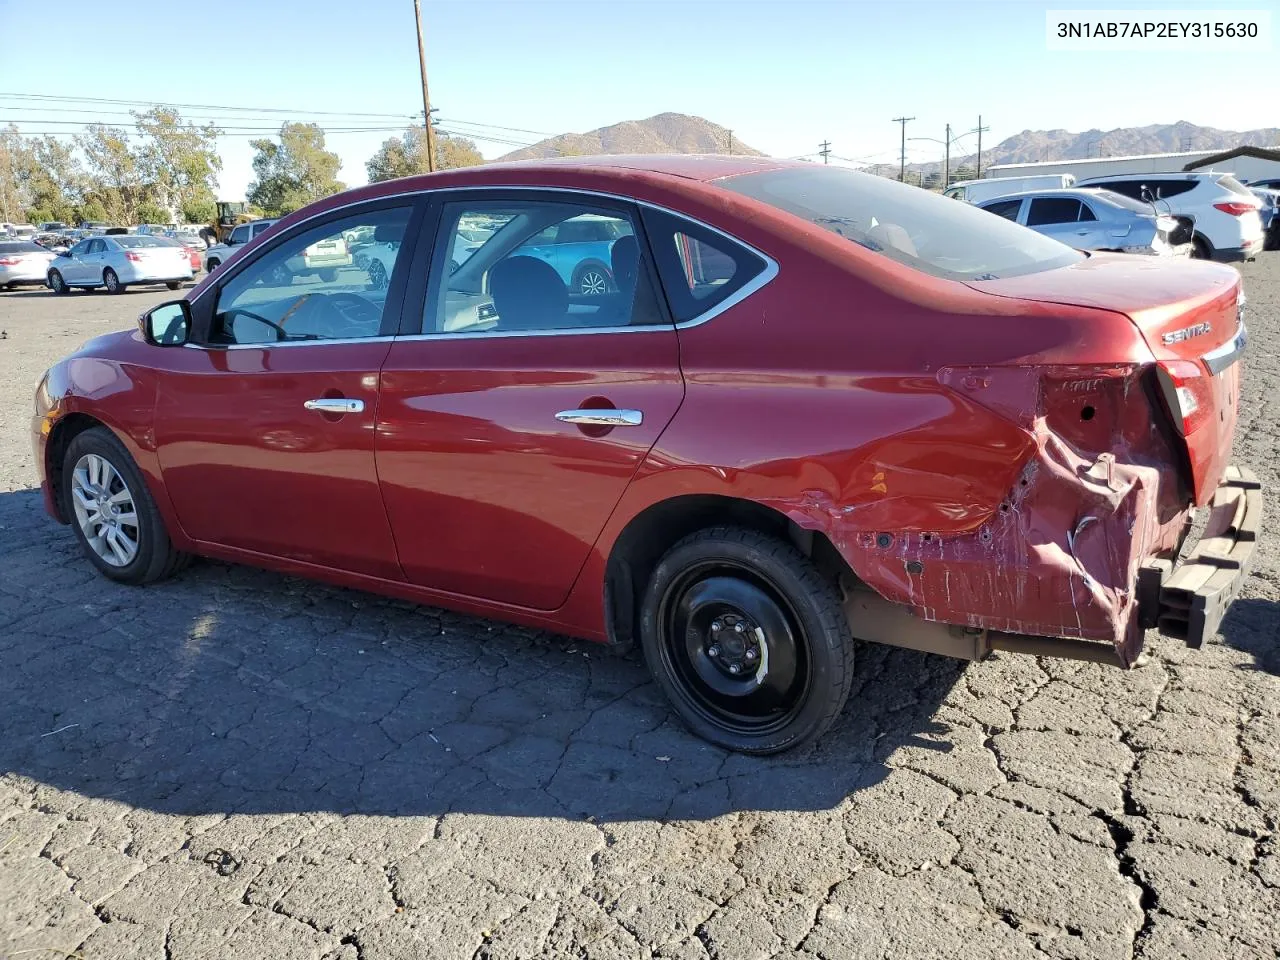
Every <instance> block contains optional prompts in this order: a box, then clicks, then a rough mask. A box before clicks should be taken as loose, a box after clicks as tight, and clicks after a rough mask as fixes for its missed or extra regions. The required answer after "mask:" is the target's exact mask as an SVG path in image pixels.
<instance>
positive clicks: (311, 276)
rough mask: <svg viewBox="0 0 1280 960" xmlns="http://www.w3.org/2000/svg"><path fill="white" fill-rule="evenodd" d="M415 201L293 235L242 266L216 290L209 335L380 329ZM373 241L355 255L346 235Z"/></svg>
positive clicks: (223, 338)
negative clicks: (388, 290)
mask: <svg viewBox="0 0 1280 960" xmlns="http://www.w3.org/2000/svg"><path fill="white" fill-rule="evenodd" d="M410 212H411V208H410V207H393V208H384V209H381V210H372V211H366V212H365V213H362V214H355V215H352V216H350V217H346V218H343V219H341V220H332V221H330V222H329V223H326V224H324V225H322V226H319V227H313V228H312V229H310V230H307V231H304V232H302V233H297V234H294V235H293V236H291V237H289V238H288V239H287V240H285V241H284V242H283V243H280V244H277V245H276V246H274V247H271V248H270V249H268V250H267V251H266V252H265V253H263V254H262V255H260V256H258V257H257V258H256V259H254V260H253V261H252V262H251V263H249V264H247V265H246V266H245V267H244V268H243V269H241V270H238V271H237V272H236V274H235V276H233V277H232V278H231V279H230V280H228V281H227V283H226V284H225V286H223V288H222V289H221V291H220V292H219V294H218V306H217V309H216V311H215V314H214V322H213V333H212V337H211V340H212V342H213V343H217V344H245V343H253V344H264V345H265V344H271V343H279V342H283V341H299V340H351V339H363V338H366V337H376V336H378V335H379V334H380V333H381V332H382V321H383V312H384V308H385V304H386V298H387V289H388V288H389V287H390V285H391V277H392V275H393V273H394V272H395V267H396V263H397V261H398V260H399V258H400V241H401V240H402V239H404V232H405V228H406V227H407V225H408V223H409V214H410ZM357 235H358V236H361V237H363V238H366V239H367V240H368V242H367V243H363V244H362V245H361V246H360V247H359V258H358V259H357V258H356V257H354V256H353V255H352V251H351V248H350V246H349V245H348V238H349V237H353V236H357Z"/></svg>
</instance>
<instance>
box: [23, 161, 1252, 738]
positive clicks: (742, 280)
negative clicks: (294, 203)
mask: <svg viewBox="0 0 1280 960" xmlns="http://www.w3.org/2000/svg"><path fill="white" fill-rule="evenodd" d="M321 247H323V248H325V249H328V248H329V247H332V248H334V249H338V248H339V247H344V248H345V249H346V250H347V253H346V254H344V256H346V257H348V259H350V261H351V262H350V265H343V266H340V267H338V268H334V269H327V268H326V269H320V268H319V267H317V265H316V263H314V262H312V261H313V260H314V256H313V254H312V253H311V252H310V251H314V250H315V249H319V248H321ZM344 263H345V261H344ZM1243 305H1244V296H1243V294H1242V292H1241V282H1240V277H1239V275H1238V274H1237V273H1236V272H1235V271H1234V270H1233V269H1232V268H1230V267H1223V266H1219V265H1215V264H1208V263H1202V262H1192V263H1185V262H1176V263H1170V262H1166V261H1164V260H1162V259H1160V258H1155V257H1150V258H1146V257H1130V256H1123V255H1095V256H1087V255H1085V254H1082V253H1078V252H1076V251H1074V250H1072V249H1070V248H1068V247H1066V246H1063V245H1062V244H1059V243H1058V242H1056V241H1054V240H1051V239H1049V238H1047V237H1043V236H1041V235H1039V234H1037V233H1035V232H1033V231H1031V230H1028V229H1026V228H1024V227H1020V226H1018V225H1016V224H1013V223H1009V222H1008V221H1006V220H1003V219H1001V218H999V217H993V216H991V215H990V214H989V213H986V212H985V211H982V210H979V209H976V208H974V207H971V206H969V205H967V204H962V203H955V202H954V201H951V200H946V199H942V198H941V197H938V196H935V195H933V194H930V193H928V192H926V191H923V190H919V189H917V188H915V187H911V186H905V185H902V184H898V183H895V182H892V181H889V180H885V179H881V178H878V177H874V176H868V175H864V174H861V173H857V172H853V171H849V170H843V169H838V168H834V167H826V166H815V165H811V164H805V163H787V162H782V161H775V160H770V159H764V158H743V157H653V156H646V157H597V158H575V159H573V160H567V161H551V162H538V163H527V164H507V165H492V166H485V167H477V168H472V169H468V170H459V171H451V172H447V173H439V174H432V175H429V176H425V177H415V178H410V179H405V180H396V181H391V182H386V183H380V184H376V185H372V186H369V187H365V188H361V189H358V190H353V191H349V192H347V193H344V194H340V195H338V196H334V197H329V198H327V199H325V200H322V201H320V202H318V203H315V204H313V205H312V206H310V207H307V208H306V209H303V210H300V211H298V212H297V213H294V214H293V215H291V216H289V217H287V218H285V219H284V220H282V221H280V222H279V223H278V224H276V225H275V226H274V227H272V228H271V229H270V230H268V231H267V232H265V233H264V234H263V235H262V236H261V237H259V238H257V239H255V240H254V241H253V242H252V243H250V244H248V245H247V246H246V247H244V248H242V249H241V251H240V252H238V253H237V254H236V255H235V256H233V257H232V258H231V259H230V260H228V261H227V262H226V263H225V264H224V265H223V266H222V267H221V268H220V269H219V270H218V271H217V272H216V273H215V274H214V275H213V276H211V277H209V278H206V279H205V280H204V282H203V283H201V284H200V286H199V287H197V288H196V289H195V290H193V291H192V292H191V293H190V294H189V295H188V296H187V297H186V298H185V299H183V300H179V301H174V302H172V303H168V304H164V305H161V306H158V307H155V308H154V309H152V310H151V311H150V312H148V313H146V314H144V315H143V316H142V317H141V318H140V320H139V327H140V329H139V330H138V331H136V332H121V333H115V334H109V335H107V336H103V337H99V338H97V339H96V340H93V341H91V342H89V343H87V344H85V345H84V346H83V347H81V348H80V349H79V350H78V351H77V352H76V353H74V354H73V355H71V356H70V357H68V358H66V359H64V360H62V361H60V362H59V363H57V364H56V365H55V366H54V367H53V368H52V369H51V370H50V371H49V372H48V374H47V375H46V376H45V378H44V379H43V380H42V381H41V382H40V385H39V389H38V392H37V399H36V416H35V419H34V435H35V445H36V454H37V457H36V459H37V463H38V464H39V465H40V468H41V470H42V474H43V476H42V481H43V488H44V496H45V501H46V505H47V508H48V510H49V512H50V513H51V514H52V515H53V517H55V518H56V519H58V520H59V521H61V522H63V523H69V524H70V525H71V526H72V528H73V530H74V531H75V534H76V536H77V537H78V539H79V540H80V542H81V544H82V545H83V547H84V550H85V553H86V554H87V556H88V558H89V560H90V561H91V562H92V563H93V564H94V565H95V566H96V567H97V568H98V569H99V570H100V571H101V572H102V573H104V574H105V575H106V576H108V577H111V578H113V579H115V580H119V581H121V582H124V583H132V584H142V583H148V582H151V581H154V580H157V579H160V578H162V577H165V576H168V575H170V574H172V573H173V572H175V571H176V570H178V569H179V568H180V567H181V566H182V564H183V562H184V560H185V559H186V558H187V557H189V556H191V555H200V556H207V557H217V558H222V559H224V560H231V561H237V562H244V563H250V564H258V565H261V566H264V567H271V568H274V569H277V570H281V571H286V572H289V573H294V574H301V575H304V576H311V577H316V578H318V579H322V580H327V581H329V582H332V583H337V584H343V585H346V586H351V587H359V588H363V589H367V590H371V591H375V592H378V593H383V594H388V595H393V596H398V597H403V598H408V599H410V600H414V601H420V602H422V603H429V604H438V605H440V606H446V607H451V608H454V609H457V610H461V611H467V612H471V613H476V614H482V615H486V616H493V617H500V618H504V619H508V620H511V621H515V622H518V623H522V624H528V625H532V626H535V627H543V628H546V629H548V630H554V631H558V632H562V633H567V634H572V635H575V636H579V637H585V638H589V639H592V640H598V641H602V642H606V643H609V644H613V645H616V646H626V645H628V644H631V643H632V642H638V643H639V645H640V646H641V648H642V649H643V652H644V655H645V658H646V660H647V662H648V664H649V667H650V669H651V670H652V672H653V674H654V676H655V677H656V678H657V681H658V683H659V684H660V685H661V686H662V688H663V690H664V691H665V692H666V694H667V695H668V696H669V697H670V699H671V702H672V703H673V704H674V707H675V709H676V710H677V711H678V712H679V714H680V715H681V716H682V717H683V719H684V720H685V722H686V723H687V724H688V725H689V726H690V728H692V729H693V730H694V731H695V732H697V733H698V734H700V735H701V736H703V737H705V738H707V739H708V740H711V741H713V742H715V743H717V744H720V745H722V746H725V747H728V748H731V749H735V750H742V751H746V752H751V753H770V752H775V751H779V750H783V749H787V748H789V747H793V746H795V745H797V744H800V743H802V742H806V741H809V740H811V739H813V738H814V737H817V736H818V735H819V734H821V733H822V732H823V730H825V729H826V728H827V727H828V726H829V724H830V723H831V722H832V720H833V719H834V718H835V717H836V715H837V714H838V713H839V711H840V710H841V708H842V706H843V704H844V702H845V700H846V699H847V697H848V694H849V689H850V684H851V682H852V676H853V673H852V657H853V651H854V638H855V637H857V638H860V639H864V640H868V641H875V642H880V643H889V644H897V645H903V646H909V647H914V648H917V649H922V650H928V651H932V652H935V653H941V654H948V655H951V656H957V657H965V658H974V659H976V658H979V657H982V656H984V655H986V654H987V653H988V652H989V651H991V650H992V649H1001V650H1012V651H1021V652H1025V653H1032V654H1040V655H1049V656H1063V657H1074V658H1085V659H1090V660H1098V661H1110V662H1113V663H1115V664H1117V665H1120V666H1130V665H1133V664H1134V663H1135V662H1136V661H1137V659H1138V657H1139V655H1140V653H1141V649H1142V644H1143V636H1144V631H1145V630H1146V629H1148V628H1152V627H1154V628H1158V629H1159V630H1161V631H1162V632H1164V633H1166V634H1168V635H1172V636H1174V637H1179V638H1182V639H1185V640H1186V641H1187V642H1188V643H1189V644H1191V645H1192V646H1199V645H1200V644H1202V643H1203V642H1204V641H1205V640H1206V639H1209V638H1211V637H1212V636H1213V635H1214V634H1215V632H1216V629H1217V626H1218V624H1219V622H1220V620H1221V618H1222V616H1223V613H1224V612H1225V609H1226V607H1227V605H1228V604H1229V603H1230V602H1231V600H1232V599H1233V598H1234V596H1235V594H1236V592H1237V591H1238V589H1239V586H1240V584H1241V582H1242V580H1243V579H1244V577H1245V575H1246V570H1247V568H1248V566H1249V562H1250V560H1251V557H1252V553H1253V540H1254V537H1255V535H1256V533H1257V530H1258V528H1259V523H1260V518H1261V501H1262V494H1261V490H1260V488H1259V485H1258V483H1257V481H1256V479H1255V478H1254V476H1253V475H1252V474H1251V473H1250V472H1249V471H1247V470H1244V469H1240V468H1238V467H1236V466H1234V465H1232V464H1231V462H1230V452H1231V443H1232V435H1233V433H1234V430H1235V426H1236V411H1237V404H1238V397H1239V389H1240V368H1241V363H1240V358H1241V354H1242V352H1243V350H1244V346H1245V327H1244V320H1243ZM1195 508H1208V510H1209V513H1210V516H1209V519H1208V525H1207V529H1205V531H1204V533H1203V535H1202V536H1201V537H1200V539H1199V540H1198V543H1197V544H1196V545H1195V546H1194V547H1193V548H1192V549H1188V544H1187V543H1186V542H1185V541H1186V540H1187V533H1188V530H1189V529H1190V528H1191V518H1192V514H1193V512H1194V510H1195Z"/></svg>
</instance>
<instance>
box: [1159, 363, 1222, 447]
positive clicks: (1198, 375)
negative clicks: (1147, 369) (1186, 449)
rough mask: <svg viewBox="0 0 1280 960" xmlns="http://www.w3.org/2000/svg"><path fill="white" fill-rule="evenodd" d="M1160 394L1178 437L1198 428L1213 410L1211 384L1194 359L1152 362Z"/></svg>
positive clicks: (1188, 434) (1189, 433)
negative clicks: (1171, 417)
mask: <svg viewBox="0 0 1280 960" xmlns="http://www.w3.org/2000/svg"><path fill="white" fill-rule="evenodd" d="M1156 370H1157V378H1158V380H1159V382H1160V391H1161V393H1163V394H1164V402H1165V405H1166V406H1167V407H1168V408H1169V412H1170V413H1171V414H1173V419H1174V426H1176V427H1177V428H1178V433H1180V434H1181V435H1182V436H1184V437H1186V436H1190V435H1191V434H1192V433H1194V432H1195V431H1196V430H1198V429H1199V428H1200V425H1201V424H1203V423H1204V421H1205V419H1206V418H1207V417H1208V416H1209V415H1210V414H1211V413H1212V411H1213V394H1212V389H1213V384H1212V380H1211V379H1210V378H1209V377H1208V376H1206V375H1205V371H1204V368H1203V367H1202V366H1201V365H1200V364H1199V363H1197V362H1196V361H1194V360H1160V361H1158V362H1157V363H1156Z"/></svg>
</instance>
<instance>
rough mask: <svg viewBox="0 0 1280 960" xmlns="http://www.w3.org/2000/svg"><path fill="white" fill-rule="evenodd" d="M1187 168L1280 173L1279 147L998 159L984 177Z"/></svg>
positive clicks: (1262, 175) (1248, 175) (1245, 174)
mask: <svg viewBox="0 0 1280 960" xmlns="http://www.w3.org/2000/svg"><path fill="white" fill-rule="evenodd" d="M1184 170H1189V171H1201V172H1207V171H1209V170H1214V171H1217V172H1220V173H1231V174H1234V175H1235V176H1236V178H1237V179H1239V180H1262V179H1270V178H1273V177H1280V148H1277V149H1271V150H1266V149H1263V148H1262V147H1237V148H1236V149H1234V150H1226V151H1222V150H1191V151H1187V152H1184V153H1148V154H1143V155H1141V156H1136V157H1093V158H1090V159H1088V160H1046V161H1041V162H1037V163H997V164H993V165H991V166H989V167H986V168H985V169H984V170H983V171H982V176H983V177H984V178H985V177H1030V176H1037V175H1039V174H1045V173H1069V174H1071V175H1072V176H1074V177H1075V178H1076V179H1077V180H1084V179H1085V178H1087V177H1110V176H1115V175H1117V174H1125V173H1181V172H1182V171H1184Z"/></svg>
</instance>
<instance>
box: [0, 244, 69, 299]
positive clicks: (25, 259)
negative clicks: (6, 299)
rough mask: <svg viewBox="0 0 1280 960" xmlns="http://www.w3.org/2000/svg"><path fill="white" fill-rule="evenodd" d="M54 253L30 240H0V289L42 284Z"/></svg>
mask: <svg viewBox="0 0 1280 960" xmlns="http://www.w3.org/2000/svg"><path fill="white" fill-rule="evenodd" d="M55 256H56V255H55V254H54V252H53V251H52V250H48V249H46V248H44V247H42V246H40V244H38V243H32V242H31V241H30V240H0V290H8V289H9V288H10V287H16V286H18V285H19V284H25V283H31V284H43V283H44V282H45V276H46V275H47V274H48V272H49V264H51V263H52V262H53V260H54V257H55Z"/></svg>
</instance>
